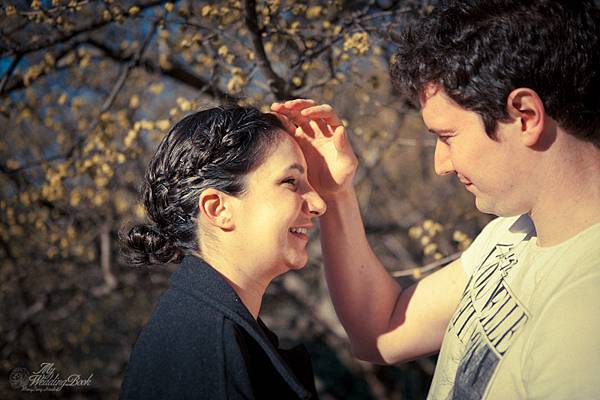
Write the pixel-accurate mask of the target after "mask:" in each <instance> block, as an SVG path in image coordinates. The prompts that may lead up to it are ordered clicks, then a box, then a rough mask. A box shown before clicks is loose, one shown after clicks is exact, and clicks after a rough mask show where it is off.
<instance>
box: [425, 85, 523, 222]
mask: <svg viewBox="0 0 600 400" xmlns="http://www.w3.org/2000/svg"><path fill="white" fill-rule="evenodd" d="M421 112H422V116H423V121H424V122H425V125H427V128H428V129H429V130H430V131H431V132H432V133H434V134H435V135H436V136H437V143H436V147H435V157H434V164H435V172H436V173H437V174H438V175H446V174H450V173H455V174H456V175H457V177H458V179H459V180H460V182H461V183H462V184H463V185H464V186H465V188H466V189H467V190H468V191H469V192H471V193H473V195H474V196H475V204H476V206H477V208H478V209H479V210H480V211H482V212H485V213H490V214H495V215H500V216H510V215H517V214H520V213H525V212H528V211H529V204H528V203H529V201H528V198H530V197H529V193H528V185H527V184H526V183H527V181H526V178H527V160H526V158H525V156H526V152H524V149H523V145H522V141H521V140H520V132H519V129H518V121H516V122H515V121H509V122H506V123H504V122H498V124H497V126H498V128H497V131H496V138H497V140H494V139H491V138H490V137H489V136H488V135H487V134H486V132H485V127H484V124H483V120H482V119H481V117H480V116H479V114H477V113H475V112H473V111H468V110H466V109H464V108H462V107H461V106H459V105H458V104H457V103H455V102H454V101H453V100H452V99H450V98H449V97H448V96H447V95H446V94H445V92H444V91H443V89H438V87H436V86H428V88H427V89H426V90H425V93H424V96H423V99H422V109H421Z"/></svg>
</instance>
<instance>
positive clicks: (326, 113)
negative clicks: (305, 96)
mask: <svg viewBox="0 0 600 400" xmlns="http://www.w3.org/2000/svg"><path fill="white" fill-rule="evenodd" d="M300 114H301V115H303V116H304V117H307V118H312V119H315V118H321V119H323V120H325V122H327V123H328V124H329V125H332V126H338V125H342V121H340V119H339V117H338V116H337V114H336V113H335V111H334V110H333V108H332V107H331V106H330V105H329V104H321V105H318V106H314V107H308V108H304V109H302V110H301V111H300Z"/></svg>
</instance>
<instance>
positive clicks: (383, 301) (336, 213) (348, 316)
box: [320, 189, 401, 360]
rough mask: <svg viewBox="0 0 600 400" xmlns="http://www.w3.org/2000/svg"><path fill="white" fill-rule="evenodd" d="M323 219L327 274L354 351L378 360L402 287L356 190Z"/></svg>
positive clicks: (346, 194) (334, 201) (333, 205)
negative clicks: (378, 247) (369, 232)
mask: <svg viewBox="0 0 600 400" xmlns="http://www.w3.org/2000/svg"><path fill="white" fill-rule="evenodd" d="M327 206H328V209H327V212H326V213H325V215H324V216H323V217H321V219H320V224H321V243H322V247H323V257H324V261H325V275H326V278H327V284H328V286H329V291H330V293H331V298H332V300H333V304H334V306H335V309H336V312H337V314H338V317H339V318H340V321H341V322H342V325H343V326H344V328H345V329H346V331H347V332H348V335H349V337H350V340H351V342H352V347H353V351H354V352H355V354H356V355H357V356H358V357H359V358H365V359H371V360H372V359H378V358H380V357H379V356H378V355H376V354H373V353H376V352H377V346H376V343H377V338H378V337H379V335H381V334H383V333H385V332H386V331H387V330H388V328H389V322H390V317H391V315H392V312H393V310H394V306H395V305H396V302H397V301H398V297H399V295H400V292H401V287H400V285H399V284H398V283H397V282H396V281H395V280H394V279H393V278H392V277H391V276H390V274H389V273H388V271H387V270H386V269H385V268H384V267H383V265H382V264H381V262H380V261H379V259H378V258H377V257H376V256H375V254H374V253H373V251H372V249H371V246H370V245H369V243H368V241H367V238H366V234H365V230H364V225H363V222H362V218H361V215H360V209H359V205H358V201H357V198H356V193H355V192H354V190H353V189H351V190H349V191H347V192H344V193H343V194H339V195H337V196H336V197H335V198H334V199H329V200H328V202H327Z"/></svg>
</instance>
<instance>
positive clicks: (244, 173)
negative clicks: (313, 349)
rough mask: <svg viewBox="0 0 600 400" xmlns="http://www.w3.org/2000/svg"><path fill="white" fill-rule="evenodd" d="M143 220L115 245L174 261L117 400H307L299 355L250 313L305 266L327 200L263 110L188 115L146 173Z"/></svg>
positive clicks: (306, 366)
mask: <svg viewBox="0 0 600 400" xmlns="http://www.w3.org/2000/svg"><path fill="white" fill-rule="evenodd" d="M143 201H144V206H145V208H146V211H147V214H148V216H149V218H150V220H151V223H150V224H146V225H138V226H134V227H133V228H132V229H131V230H130V231H129V233H128V234H127V235H126V236H125V237H124V238H123V242H124V245H125V251H126V254H127V256H128V258H129V260H130V262H131V263H132V264H133V265H145V264H164V263H181V265H180V266H179V269H178V270H177V271H176V272H175V273H174V274H173V276H172V277H171V288H170V289H169V290H168V291H167V292H166V293H165V294H164V295H163V296H162V297H161V299H160V301H159V303H158V305H157V307H156V309H155V310H154V313H153V314H152V316H151V317H150V320H149V322H148V324H147V325H146V327H145V328H144V329H143V331H142V333H141V334H140V337H139V338H138V341H137V343H136V345H135V347H134V349H133V352H132V354H131V357H130V360H129V365H128V367H127V371H126V373H125V378H124V381H123V386H122V389H121V394H120V398H122V399H137V398H139V399H151V398H160V399H178V400H179V399H187V398H194V399H238V398H244V399H252V398H256V399H266V398H277V399H294V398H302V399H309V398H316V391H315V387H314V380H313V375H312V367H311V364H310V359H309V357H308V353H307V352H306V350H305V349H304V348H303V347H300V346H299V347H296V348H294V349H292V350H281V349H278V348H277V338H276V336H275V335H274V334H273V333H272V332H270V331H269V330H268V329H267V328H266V326H265V325H264V324H263V323H262V321H261V320H260V318H259V317H258V313H259V310H260V305H261V301H262V296H263V294H264V292H265V289H266V288H267V286H268V285H269V283H270V282H271V280H272V279H273V278H275V277H276V276H278V275H280V274H282V273H284V272H286V271H288V270H289V269H299V268H302V267H303V266H304V265H305V264H306V262H307V258H308V256H307V252H306V245H307V242H308V236H307V234H308V231H309V230H310V229H311V227H312V222H311V220H312V218H313V217H315V216H319V215H321V214H323V213H324V212H325V203H324V202H323V200H322V199H321V197H320V196H319V195H318V194H317V193H316V192H315V191H314V190H313V188H312V187H311V185H310V184H309V182H308V179H307V175H306V161H305V159H304V156H303V154H302V151H301V150H300V148H299V147H298V145H297V144H296V142H295V141H294V139H293V138H292V137H291V136H289V135H288V134H286V133H285V131H284V129H283V126H282V125H281V123H280V121H279V120H278V119H277V118H276V117H275V116H273V115H271V114H263V113H260V112H259V111H257V110H255V109H252V108H242V107H226V108H223V107H219V108H213V109H210V110H206V111H201V112H198V113H195V114H192V115H190V116H187V117H185V118H184V119H183V120H181V121H180V122H179V123H177V124H176V125H175V126H174V127H173V128H172V129H171V130H170V132H169V133H168V134H167V136H166V137H165V138H164V139H163V140H162V142H161V143H160V145H159V147H158V150H157V151H156V154H155V155H154V157H153V158H152V160H151V162H150V165H149V166H148V170H147V172H146V177H145V182H144V187H143Z"/></svg>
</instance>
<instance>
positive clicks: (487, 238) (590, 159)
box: [272, 0, 600, 399]
mask: <svg viewBox="0 0 600 400" xmlns="http://www.w3.org/2000/svg"><path fill="white" fill-rule="evenodd" d="M402 38H403V40H402V42H401V43H400V50H399V52H398V55H397V57H396V59H395V61H394V63H393V66H392V71H391V73H392V78H393V81H394V83H395V85H396V86H397V88H398V89H399V90H400V91H402V92H404V93H408V94H412V95H414V97H416V98H417V99H418V100H419V102H420V106H421V112H422V116H423V120H424V122H425V124H426V125H427V127H428V128H429V130H430V131H431V132H432V133H433V134H435V135H436V136H437V144H436V149H435V159H434V165H435V171H436V172H437V173H438V174H440V175H444V174H456V176H457V177H458V179H459V180H460V182H462V183H463V184H464V185H465V188H466V190H468V191H469V192H471V193H472V194H473V195H474V197H475V203H476V205H477V208H478V209H479V210H481V211H482V212H486V213H491V214H495V215H497V216H499V218H497V219H495V220H494V221H492V222H491V223H490V224H489V225H487V226H486V227H485V228H484V230H483V231H482V233H481V234H480V235H479V236H478V237H477V238H476V239H475V241H474V242H473V244H472V245H471V247H470V248H469V249H468V250H467V251H466V252H465V253H464V254H463V255H462V257H461V258H460V259H459V260H457V261H455V262H453V263H451V264H449V265H448V266H446V267H445V268H443V269H441V270H439V271H437V272H435V273H433V274H431V275H429V276H427V277H426V278H424V279H423V280H421V281H420V282H418V283H417V284H415V285H413V286H411V287H408V288H402V287H400V285H399V284H398V283H397V282H396V281H395V280H394V279H392V278H391V277H390V275H389V274H388V273H387V271H386V270H385V268H384V267H383V266H382V265H381V263H380V261H379V260H378V258H377V257H376V255H375V254H374V253H373V251H372V250H371V248H370V246H369V244H368V242H367V240H366V236H365V232H364V227H363V223H362V221H361V216H360V211H359V207H358V202H357V200H356V195H355V193H354V190H353V188H352V183H351V181H352V177H353V175H354V171H355V169H356V158H355V157H354V154H353V152H352V149H351V148H350V145H349V143H348V142H347V140H346V138H345V133H344V129H343V127H342V125H341V123H340V121H339V119H338V118H337V116H336V115H335V113H334V111H333V110H332V109H331V107H329V106H327V105H315V103H314V102H312V101H310V100H295V101H290V102H286V103H284V104H274V105H273V107H272V108H273V110H274V111H276V112H279V113H280V114H283V115H286V116H287V117H288V119H289V120H291V121H292V122H293V123H294V125H295V126H292V125H290V128H289V129H290V131H292V132H294V134H295V136H296V138H297V140H298V141H299V143H300V144H301V146H302V147H303V150H304V151H305V155H306V157H307V161H308V163H309V179H311V181H312V182H313V185H314V186H315V188H316V189H317V190H319V191H320V193H321V194H322V195H323V197H324V198H325V199H326V201H327V206H328V211H327V213H326V214H325V215H324V216H322V217H321V218H320V223H321V241H322V246H323V254H324V260H325V267H326V268H325V272H326V277H327V282H328V285H329V289H330V291H331V296H332V299H333V303H334V305H335V307H336V311H337V313H338V316H339V318H340V321H341V322H342V324H343V326H344V328H345V329H346V331H347V332H348V335H349V337H350V341H351V344H352V348H353V351H354V352H355V354H356V355H357V357H359V358H362V359H364V360H368V361H372V362H377V363H397V362H400V361H407V360H411V359H414V358H417V357H421V356H424V355H427V354H431V353H435V352H437V351H439V350H440V349H441V352H440V355H439V359H438V364H437V368H436V372H435V375H434V379H433V384H432V387H431V390H430V393H429V398H431V399H448V398H453V399H479V398H486V399H516V398H540V399H577V398H581V399H589V398H600V385H598V383H597V376H598V370H599V369H600V313H599V312H598V310H599V309H600V289H599V288H600V245H599V243H600V106H599V102H598V99H600V95H599V93H600V51H598V49H600V15H599V11H598V9H597V8H595V7H594V5H593V3H591V2H586V1H577V2H569V1H559V0H553V1H551V0H538V1H535V2H530V1H522V0H521V1H514V0H502V1H492V0H490V1H464V2H449V3H447V4H444V5H442V6H440V7H439V8H437V9H436V10H435V11H434V13H433V14H432V15H430V16H427V17H425V18H424V19H423V20H421V21H417V22H416V23H415V24H413V25H411V26H410V27H408V28H407V30H406V31H405V32H404V33H403V36H402Z"/></svg>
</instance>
